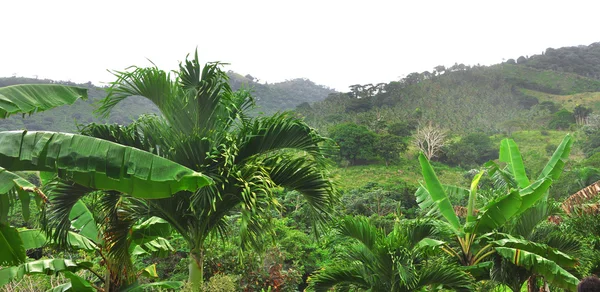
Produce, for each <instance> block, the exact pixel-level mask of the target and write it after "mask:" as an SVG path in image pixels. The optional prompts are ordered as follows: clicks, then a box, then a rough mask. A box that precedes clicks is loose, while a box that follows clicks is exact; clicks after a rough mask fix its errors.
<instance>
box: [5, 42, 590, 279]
mask: <svg viewBox="0 0 600 292" xmlns="http://www.w3.org/2000/svg"><path fill="white" fill-rule="evenodd" d="M595 49H596V47H595V46H594V45H592V46H589V47H586V48H583V47H581V48H578V49H574V48H566V49H557V50H555V51H552V50H551V49H549V50H547V52H546V53H547V54H545V55H542V56H532V57H523V58H518V59H517V60H516V61H514V60H508V61H506V62H505V63H502V64H497V65H493V66H465V65H463V64H455V65H453V66H451V67H447V68H446V67H445V66H436V67H435V68H434V70H433V72H427V71H426V72H422V73H413V74H409V75H408V76H406V77H405V78H403V79H401V80H399V81H392V82H390V83H380V84H376V85H373V84H366V85H360V84H356V85H352V86H351V87H350V90H349V92H346V93H341V92H333V91H332V90H330V89H327V88H322V87H321V88H317V87H315V85H314V83H312V82H310V81H308V80H305V79H295V80H290V81H286V82H284V83H281V84H262V83H259V80H258V79H257V78H255V77H253V76H251V75H246V76H241V75H239V74H236V73H234V72H231V71H229V72H225V71H224V69H223V66H224V65H223V64H220V63H208V64H205V65H203V66H201V65H200V63H199V61H198V56H197V54H194V55H193V56H188V57H187V58H186V59H185V60H184V61H183V62H181V63H180V65H179V67H178V70H175V71H164V70H161V69H159V68H157V67H156V66H154V65H152V66H150V67H136V66H134V67H130V68H128V69H126V70H123V71H112V73H113V74H114V77H115V80H114V81H113V82H111V83H109V84H108V86H106V87H105V88H96V87H94V86H92V85H91V84H84V85H80V86H76V85H75V84H70V83H69V84H65V83H60V82H45V81H41V80H40V81H38V82H28V83H30V84H19V83H23V82H17V80H16V79H19V78H4V79H0V82H3V83H1V84H0V100H1V102H0V116H1V117H2V119H3V120H2V121H7V122H4V123H1V125H0V126H2V127H3V128H4V129H11V130H12V131H4V132H0V249H2V250H3V252H2V253H0V287H1V288H0V289H2V290H3V291H574V290H575V287H576V285H577V283H578V281H579V279H581V278H584V277H585V276H588V275H590V274H598V273H600V252H598V250H600V249H599V247H600V229H599V228H600V224H598V222H600V220H599V219H600V218H599V217H598V215H599V214H600V212H599V211H598V210H600V208H599V206H600V195H599V193H600V187H599V181H600V167H599V165H600V164H599V163H600V156H598V153H597V151H596V150H597V149H598V148H600V143H598V140H599V139H598V137H600V118H599V117H598V116H597V115H596V114H595V113H596V112H597V111H598V109H599V108H598V107H597V103H596V95H595V94H596V93H597V92H598V91H599V90H600V85H599V84H600V81H598V79H597V76H596V75H595V73H594V72H596V68H595V65H594V64H595V63H593V62H592V63H590V64H589V66H587V65H586V66H584V65H582V64H572V63H569V62H564V58H565V56H567V57H568V56H572V55H573V54H576V55H579V57H580V58H592V57H593V54H594V52H595ZM561 56H562V57H561ZM569 58H571V57H569ZM553 64H555V65H553ZM583 72H585V73H583ZM1 85H7V86H1ZM248 85H249V86H250V87H248ZM302 94H305V95H304V96H303V95H302ZM276 95H277V96H284V97H285V98H284V99H285V102H283V101H282V102H281V103H280V104H278V105H277V106H276V107H273V108H272V109H269V110H266V109H265V108H261V107H260V102H261V101H262V102H263V106H264V102H265V100H268V101H267V103H274V101H273V100H275V98H276V97H275V96H276ZM325 95H328V97H327V98H325ZM307 96H310V97H307ZM259 99H260V100H259ZM569 100H571V101H569ZM257 104H259V106H258V107H257V106H256V105H257ZM132 105H133V106H134V107H137V111H136V110H131V111H130V112H128V111H129V110H128V109H129V108H131V106H132ZM296 105H297V106H296ZM294 106H296V107H295V108H294ZM92 108H94V109H95V115H96V116H95V117H93V118H91V111H92ZM59 109H60V110H65V109H66V110H67V111H72V110H73V111H79V112H78V114H81V115H80V116H78V117H79V118H76V120H77V124H76V123H71V122H69V121H67V120H65V119H62V118H61V117H60V115H61V114H62V113H64V112H60V113H58V112H55V111H56V110H59ZM285 109H294V111H291V112H276V113H274V112H275V110H285ZM124 112H125V113H128V116H124ZM264 112H267V113H268V114H264ZM53 113H56V114H53ZM48 116H50V117H52V119H51V120H50V119H47V118H48ZM88 116H89V117H90V118H88ZM38 117H42V121H43V122H42V123H39V124H38V122H39V118H38ZM69 117H72V114H69ZM28 119H30V120H28ZM58 119H60V123H58V124H57V125H58V126H57V128H51V127H46V125H47V123H52V122H53V121H57V120H58ZM25 121H27V122H25ZM34 121H35V122H34ZM107 122H110V123H107ZM65 124H69V128H61V127H63V126H64V125H65ZM20 125H23V126H24V127H25V128H26V129H27V130H24V129H23V127H22V126H20ZM55 130H59V131H55ZM69 132H71V133H69ZM517 145H518V146H517ZM498 146H499V151H498ZM5 251H6V252H5Z"/></svg>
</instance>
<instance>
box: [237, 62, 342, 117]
mask: <svg viewBox="0 0 600 292" xmlns="http://www.w3.org/2000/svg"><path fill="white" fill-rule="evenodd" d="M227 75H229V81H230V84H231V87H232V88H233V89H234V90H237V89H239V88H242V87H243V88H246V89H250V90H251V91H252V96H254V98H255V99H256V103H257V105H258V109H257V110H258V111H260V112H264V113H267V114H270V113H274V112H277V111H284V110H290V109H294V108H295V107H296V106H298V105H299V104H301V103H305V102H307V103H314V102H317V101H321V100H324V99H325V98H326V97H327V96H328V95H329V94H331V93H334V92H335V90H333V89H331V88H328V87H326V86H323V85H317V84H315V83H314V82H312V81H310V80H308V79H303V78H297V79H292V80H286V81H283V82H278V83H270V84H262V83H259V81H260V80H258V79H256V78H254V77H252V76H251V75H249V74H248V75H246V76H242V75H240V74H238V73H235V72H233V71H229V72H227Z"/></svg>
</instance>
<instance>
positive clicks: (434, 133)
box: [413, 122, 446, 160]
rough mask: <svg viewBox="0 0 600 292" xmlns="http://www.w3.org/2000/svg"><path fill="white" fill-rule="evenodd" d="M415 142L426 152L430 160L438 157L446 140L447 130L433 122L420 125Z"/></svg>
mask: <svg viewBox="0 0 600 292" xmlns="http://www.w3.org/2000/svg"><path fill="white" fill-rule="evenodd" d="M413 141H414V143H415V145H416V146H417V148H419V150H421V151H422V152H423V154H425V156H426V157H427V159H428V160H431V159H432V158H435V157H437V155H438V153H439V152H440V150H441V149H442V147H444V143H445V142H446V131H444V130H443V129H442V128H440V127H438V126H436V125H433V124H432V123H431V122H429V124H427V125H425V126H423V125H419V127H418V128H417V132H416V133H415V135H414V140H413Z"/></svg>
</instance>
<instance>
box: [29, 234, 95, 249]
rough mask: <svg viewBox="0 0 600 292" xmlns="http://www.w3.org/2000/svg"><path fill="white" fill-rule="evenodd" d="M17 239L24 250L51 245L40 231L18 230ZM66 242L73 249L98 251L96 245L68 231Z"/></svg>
mask: <svg viewBox="0 0 600 292" xmlns="http://www.w3.org/2000/svg"><path fill="white" fill-rule="evenodd" d="M19 237H20V238H21V241H22V242H23V247H24V248H25V250H28V249H33V248H40V247H42V246H44V245H46V244H52V242H48V238H47V237H46V234H45V233H44V232H43V231H42V230H40V229H25V230H19ZM67 240H68V241H69V246H70V247H72V248H74V249H83V250H88V251H94V250H97V249H98V247H97V246H96V244H95V243H94V242H93V241H91V240H90V239H89V238H87V237H85V236H82V235H81V234H77V233H75V232H72V231H69V233H68V235H67Z"/></svg>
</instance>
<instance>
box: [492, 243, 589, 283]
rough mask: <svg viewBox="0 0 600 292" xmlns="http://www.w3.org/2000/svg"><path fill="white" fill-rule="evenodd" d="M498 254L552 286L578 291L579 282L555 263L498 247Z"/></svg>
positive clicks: (528, 253) (518, 250) (531, 254)
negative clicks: (542, 278)
mask: <svg viewBox="0 0 600 292" xmlns="http://www.w3.org/2000/svg"><path fill="white" fill-rule="evenodd" d="M495 249H496V252H497V253H498V254H499V255H500V256H502V257H504V258H506V259H507V260H509V261H511V262H512V263H513V264H515V265H517V266H522V267H526V268H527V269H530V270H531V271H532V272H534V273H536V274H538V275H541V276H543V277H544V279H545V280H546V281H548V282H549V283H550V284H552V285H554V286H557V287H559V288H563V289H568V290H570V291H576V290H577V284H578V283H579V280H578V279H577V278H575V277H574V276H573V275H571V273H569V272H567V271H566V270H565V269H563V268H561V267H560V266H559V265H557V264H556V263H555V262H553V261H551V260H549V259H547V258H545V257H542V256H540V255H537V254H534V253H530V252H528V251H525V250H520V249H515V248H508V247H496V248H495Z"/></svg>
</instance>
